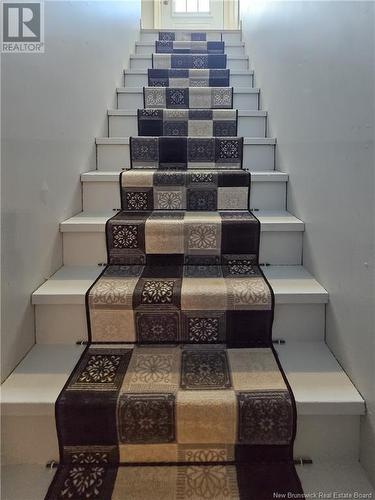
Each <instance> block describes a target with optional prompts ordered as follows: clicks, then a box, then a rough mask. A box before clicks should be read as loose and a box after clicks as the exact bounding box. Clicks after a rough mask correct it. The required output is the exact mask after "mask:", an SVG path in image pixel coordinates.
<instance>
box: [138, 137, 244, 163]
mask: <svg viewBox="0 0 375 500" xmlns="http://www.w3.org/2000/svg"><path fill="white" fill-rule="evenodd" d="M242 155H243V137H205V138H199V137H130V164H131V168H158V169H172V170H186V169H190V168H193V169H197V168H206V169H207V168H213V169H222V168H223V169H228V168H233V169H238V168H242Z"/></svg>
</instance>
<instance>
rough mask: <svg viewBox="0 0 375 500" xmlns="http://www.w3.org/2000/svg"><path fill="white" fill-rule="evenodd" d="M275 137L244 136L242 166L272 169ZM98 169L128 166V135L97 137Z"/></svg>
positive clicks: (255, 168)
mask: <svg viewBox="0 0 375 500" xmlns="http://www.w3.org/2000/svg"><path fill="white" fill-rule="evenodd" d="M275 146H276V139H275V138H273V137H266V138H262V137H245V138H244V148H243V149H244V151H243V167H244V168H245V169H247V170H251V171H257V172H259V171H264V170H274V167H275ZM96 151H97V167H98V170H105V171H109V170H112V171H119V170H121V169H123V168H129V167H130V156H129V137H97V138H96Z"/></svg>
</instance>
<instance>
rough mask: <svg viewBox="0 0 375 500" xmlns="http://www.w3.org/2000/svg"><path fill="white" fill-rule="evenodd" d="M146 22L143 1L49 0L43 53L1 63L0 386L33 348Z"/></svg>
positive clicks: (7, 56) (9, 58)
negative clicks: (39, 306)
mask: <svg viewBox="0 0 375 500" xmlns="http://www.w3.org/2000/svg"><path fill="white" fill-rule="evenodd" d="M139 19H140V1H139V0H126V1H123V2H121V1H114V2H111V1H88V2H87V1H85V2H81V1H74V2H65V1H61V2H52V1H51V2H49V1H47V2H46V3H45V44H46V51H45V54H38V55H37V54H32V55H31V54H30V55H26V54H25V55H20V54H16V55H10V54H9V55H4V54H2V56H3V57H2V63H1V70H2V81H1V83H2V95H1V99H2V101H1V102H2V116H1V118H2V124H3V128H2V228H3V238H2V271H3V273H2V292H3V293H2V298H3V302H2V325H1V326H2V332H1V334H2V337H1V341H2V372H1V375H2V379H4V378H5V377H6V376H7V375H8V374H9V373H10V371H11V370H12V369H13V368H14V366H15V365H16V364H17V363H18V362H19V361H20V359H21V358H22V357H23V356H24V355H25V353H26V352H27V350H28V349H29V348H30V347H31V346H32V345H33V343H34V316H33V308H32V307H31V305H30V294H31V293H32V291H33V290H34V289H35V288H37V287H38V286H39V285H40V284H41V283H42V282H43V281H44V280H45V279H46V278H48V277H49V276H50V275H51V274H52V273H53V272H54V271H55V270H56V269H58V268H59V267H60V266H61V264H62V252H61V238H60V234H59V227H58V224H59V222H60V221H62V220H64V219H66V218H67V217H69V216H71V215H73V214H75V213H77V212H79V211H80V210H81V207H82V205H81V190H80V178H79V177H80V173H81V172H85V171H88V170H92V169H94V168H95V145H94V138H95V136H97V135H105V134H106V131H107V121H106V110H107V108H109V107H113V106H114V104H115V88H116V86H118V85H119V84H120V82H121V77H122V70H123V68H124V67H125V65H126V64H127V62H128V54H129V52H133V47H134V39H135V37H137V36H138V32H139Z"/></svg>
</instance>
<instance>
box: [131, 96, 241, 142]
mask: <svg viewBox="0 0 375 500" xmlns="http://www.w3.org/2000/svg"><path fill="white" fill-rule="evenodd" d="M167 90H168V89H167ZM137 117H138V135H140V136H174V137H176V136H193V137H194V136H195V137H199V136H200V137H233V136H236V135H237V123H238V112H237V110H236V109H233V110H232V109H207V110H205V109H189V110H187V109H152V108H149V109H139V110H138V113H137Z"/></svg>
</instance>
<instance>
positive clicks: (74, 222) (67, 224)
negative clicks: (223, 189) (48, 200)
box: [60, 210, 304, 266]
mask: <svg viewBox="0 0 375 500" xmlns="http://www.w3.org/2000/svg"><path fill="white" fill-rule="evenodd" d="M113 215H115V212H114V211H113V210H107V211H103V212H99V213H98V212H81V213H79V214H77V215H75V216H73V217H71V218H70V219H67V220H66V221H64V222H62V223H61V224H60V231H61V232H62V233H63V262H64V264H65V265H69V266H74V265H95V264H97V263H98V262H106V260H107V249H106V240H105V225H106V222H107V220H108V219H110V218H111V217H113ZM255 215H256V216H257V218H258V219H259V221H260V224H261V239H260V252H259V259H260V262H261V263H269V264H274V265H278V264H280V265H288V264H289V265H293V264H294V265H298V264H301V260H302V235H303V231H304V223H303V222H302V221H300V220H299V219H297V218H296V217H294V216H293V215H291V214H289V213H288V212H286V211H262V210H259V211H257V212H255Z"/></svg>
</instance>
